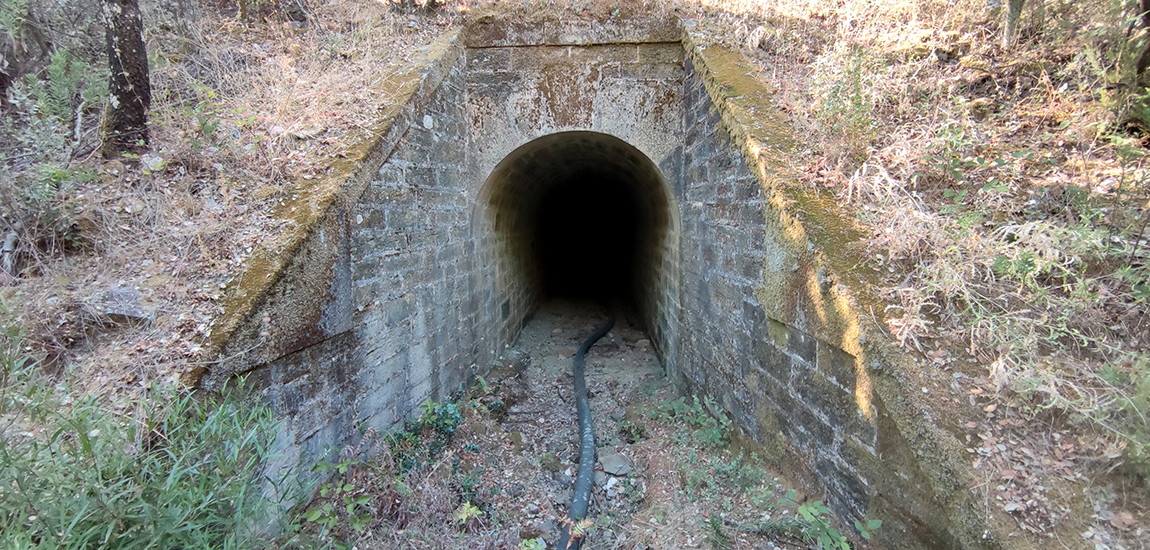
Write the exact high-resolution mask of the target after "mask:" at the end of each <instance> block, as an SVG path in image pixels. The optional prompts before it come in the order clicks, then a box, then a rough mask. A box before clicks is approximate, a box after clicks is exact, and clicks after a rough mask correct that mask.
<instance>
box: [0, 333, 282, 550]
mask: <svg viewBox="0 0 1150 550" xmlns="http://www.w3.org/2000/svg"><path fill="white" fill-rule="evenodd" d="M22 350H23V348H22V347H21V339H20V334H19V331H18V330H16V329H15V328H13V327H6V328H5V329H4V331H3V334H0V367H2V368H3V372H2V375H0V547H3V548H12V549H16V548H54V549H55V548H59V549H70V548H77V549H79V548H109V549H130V548H161V549H167V548H183V549H194V548H203V549H209V548H210V549H219V548H224V549H227V548H251V547H253V546H255V547H258V546H259V544H257V541H258V539H257V538H256V535H257V534H258V525H257V524H256V521H255V518H261V517H263V518H268V517H270V516H269V515H266V514H264V512H266V511H269V510H270V508H265V507H270V506H272V505H273V503H270V502H268V501H266V500H265V499H264V498H263V497H262V496H261V492H260V491H259V489H258V486H257V485H256V482H257V480H256V474H257V472H258V471H259V467H260V465H261V464H262V462H263V461H264V460H265V459H266V458H267V456H268V454H269V444H270V441H271V439H272V437H273V435H274V433H275V430H274V427H275V426H274V421H273V418H272V415H271V412H270V411H269V410H268V409H267V408H266V407H263V406H259V405H256V404H253V403H251V402H250V401H249V400H248V399H245V397H244V392H243V391H242V390H243V388H242V384H241V387H239V388H236V389H235V390H233V391H231V392H230V393H228V394H226V395H223V396H220V397H218V398H217V399H205V398H203V397H202V396H199V395H196V394H194V393H191V392H181V391H178V390H164V389H159V388H156V389H153V390H152V391H151V392H150V393H149V394H148V395H147V396H146V397H144V398H141V399H139V400H136V401H131V402H128V403H126V405H127V406H126V407H123V408H122V409H121V410H123V411H124V412H118V411H117V410H115V409H114V408H112V407H110V406H109V405H108V404H106V403H104V402H101V401H98V400H96V399H94V398H83V397H81V398H75V394H74V393H72V392H70V391H68V389H67V388H65V387H62V386H58V385H56V383H55V382H54V381H53V380H51V379H49V378H48V377H47V376H45V375H43V374H42V373H41V372H40V370H39V368H38V366H37V364H36V363H35V362H34V361H31V360H30V359H29V358H28V357H27V356H25V355H23V351H22ZM73 399H76V400H74V401H73Z"/></svg>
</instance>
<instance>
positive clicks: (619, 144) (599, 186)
mask: <svg viewBox="0 0 1150 550" xmlns="http://www.w3.org/2000/svg"><path fill="white" fill-rule="evenodd" d="M478 198H479V201H478V204H477V207H478V208H479V209H482V211H483V212H482V215H481V216H479V217H478V218H477V219H478V220H480V222H481V223H482V224H483V227H482V229H481V234H482V236H483V238H482V239H481V242H483V246H484V248H486V249H487V250H488V251H490V253H491V254H492V256H491V257H489V258H488V261H490V262H491V263H493V264H494V266H493V267H494V268H495V273H494V278H495V281H494V282H495V292H496V294H497V295H498V296H503V297H505V301H504V302H503V303H502V305H501V307H502V310H503V311H502V314H503V318H504V320H505V321H510V322H512V323H514V322H515V320H516V319H517V318H519V319H524V318H526V317H527V316H529V315H530V314H531V312H532V311H534V309H535V308H537V307H538V305H539V304H540V303H542V302H543V301H544V300H546V299H549V298H575V299H582V300H594V301H598V302H601V303H604V304H605V305H609V306H610V307H612V308H614V309H617V310H622V311H623V312H625V313H626V314H628V316H634V318H636V319H637V320H639V321H640V322H641V323H642V324H644V325H647V326H648V328H650V327H651V326H653V325H654V324H656V323H657V316H658V310H659V309H660V308H659V302H660V297H661V296H664V295H666V293H667V292H668V290H670V289H669V287H668V285H670V284H671V281H672V280H673V279H674V278H675V277H673V274H672V272H673V271H674V269H673V266H674V265H676V264H677V262H675V255H676V250H677V235H678V216H677V209H676V208H675V206H674V198H673V196H672V195H671V191H670V188H669V186H668V184H667V181H666V179H665V178H664V176H663V174H662V172H661V171H660V170H659V168H658V167H657V166H656V165H655V163H654V162H652V161H651V159H650V158H648V157H647V156H646V155H645V154H644V153H643V152H642V151H640V150H639V149H637V148H635V147H634V146H632V145H631V144H629V143H627V142H626V141H623V140H622V139H619V138H617V137H614V136H611V135H608V134H603V133H598V132H590V131H573V132H559V133H554V134H549V135H546V136H543V137H540V138H536V139H534V140H532V141H530V142H528V143H526V144H524V145H521V146H520V147H518V148H516V149H515V150H514V151H512V152H511V153H510V154H508V155H507V156H506V157H504V158H503V160H502V161H500V163H499V164H498V165H497V166H496V167H495V169H494V170H492V172H491V174H490V175H489V176H488V178H487V179H486V181H485V182H484V184H483V188H482V190H481V191H480V194H479V197H478Z"/></svg>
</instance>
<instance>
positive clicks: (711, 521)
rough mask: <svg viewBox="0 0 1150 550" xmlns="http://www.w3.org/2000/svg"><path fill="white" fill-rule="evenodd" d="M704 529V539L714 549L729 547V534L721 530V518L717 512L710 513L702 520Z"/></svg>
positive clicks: (722, 549) (723, 549)
mask: <svg viewBox="0 0 1150 550" xmlns="http://www.w3.org/2000/svg"><path fill="white" fill-rule="evenodd" d="M703 529H704V531H705V534H704V540H706V541H707V542H708V543H710V545H711V547H712V548H714V549H715V550H726V549H728V548H731V542H732V541H731V536H730V535H728V534H727V533H726V532H725V531H724V530H723V519H722V518H720V517H719V515H718V514H711V515H709V516H707V518H706V519H705V520H704V521H703Z"/></svg>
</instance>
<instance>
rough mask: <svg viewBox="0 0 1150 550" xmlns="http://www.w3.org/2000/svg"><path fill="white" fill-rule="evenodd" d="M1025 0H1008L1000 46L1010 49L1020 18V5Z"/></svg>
mask: <svg viewBox="0 0 1150 550" xmlns="http://www.w3.org/2000/svg"><path fill="white" fill-rule="evenodd" d="M1025 2H1026V0H1009V2H1007V8H1006V29H1005V30H1004V31H1003V33H1002V48H1003V49H1006V50H1008V49H1010V47H1011V46H1013V45H1014V37H1015V36H1016V35H1017V34H1018V20H1019V19H1021V18H1022V5H1023V4H1024V3H1025Z"/></svg>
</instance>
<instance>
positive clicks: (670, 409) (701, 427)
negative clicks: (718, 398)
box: [658, 396, 731, 449]
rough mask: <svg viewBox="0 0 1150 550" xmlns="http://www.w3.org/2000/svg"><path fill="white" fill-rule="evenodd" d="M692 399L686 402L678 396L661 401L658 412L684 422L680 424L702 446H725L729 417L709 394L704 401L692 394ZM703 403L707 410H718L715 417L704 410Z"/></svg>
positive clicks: (729, 425) (668, 417) (715, 447)
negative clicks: (671, 399)
mask: <svg viewBox="0 0 1150 550" xmlns="http://www.w3.org/2000/svg"><path fill="white" fill-rule="evenodd" d="M692 400H693V401H692V402H691V403H690V404H688V403H687V400H686V397H679V398H678V399H676V400H673V401H668V402H666V403H663V404H662V405H660V406H659V409H658V414H661V415H663V416H664V417H665V418H667V419H668V420H676V421H678V422H682V423H684V424H682V425H684V426H686V427H688V429H690V435H691V438H692V439H693V440H694V441H695V442H696V443H698V444H700V445H703V446H704V447H708V448H713V449H718V448H723V447H725V446H727V444H729V443H730V440H729V437H728V434H729V430H730V428H731V420H730V418H728V417H727V415H726V414H724V413H722V412H721V409H719V408H718V406H717V405H716V403H715V401H714V399H713V398H711V397H710V396H707V397H706V398H705V401H699V398H698V396H693V397H692ZM704 403H705V404H706V409H707V410H712V411H720V412H718V414H717V417H716V416H712V415H711V414H709V413H708V412H707V410H704V408H703V405H704Z"/></svg>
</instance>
